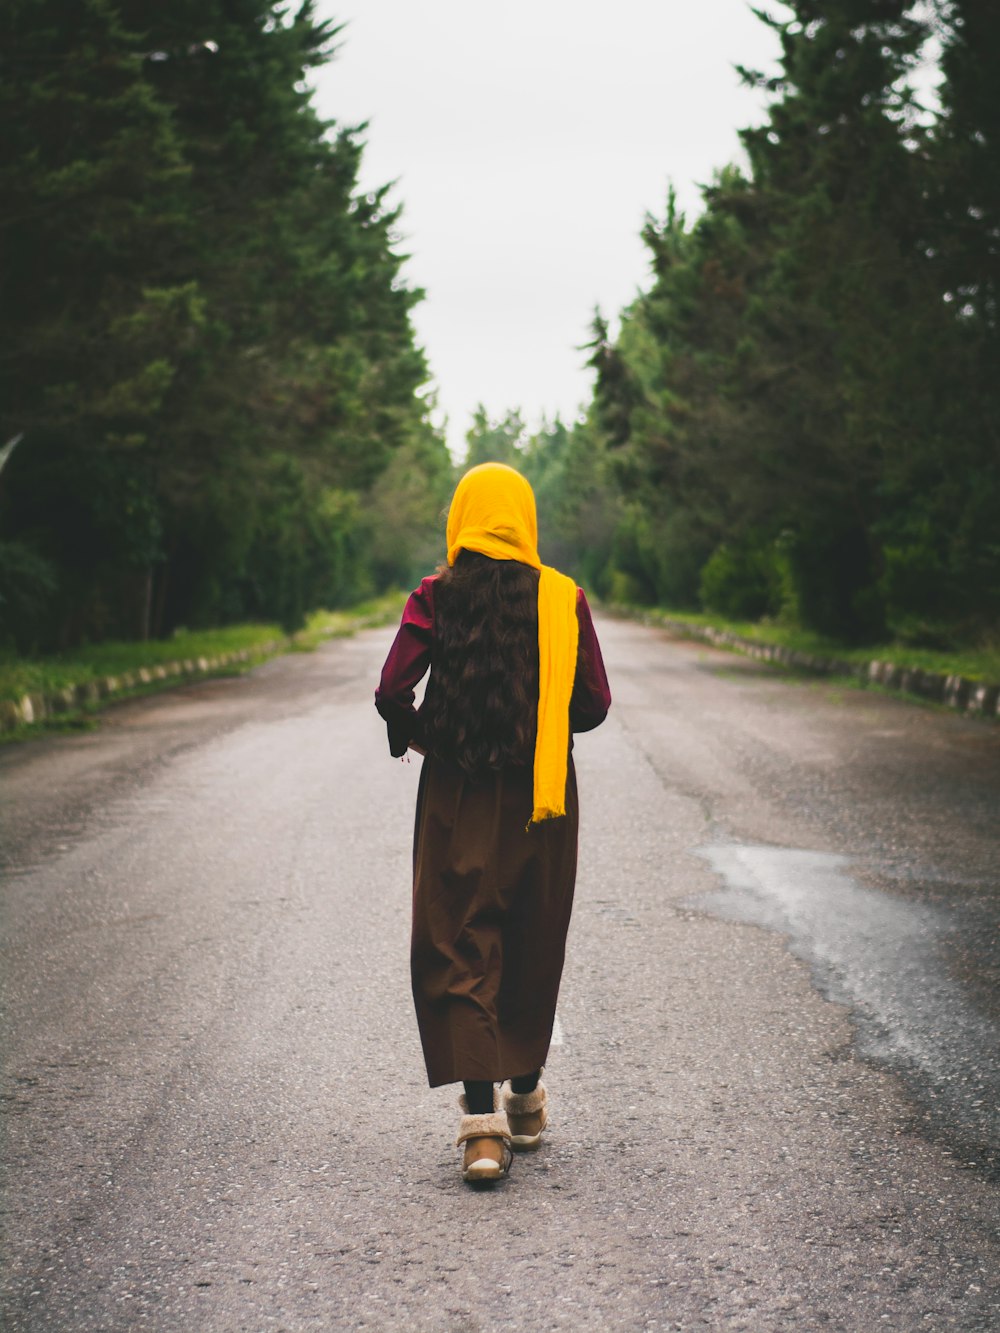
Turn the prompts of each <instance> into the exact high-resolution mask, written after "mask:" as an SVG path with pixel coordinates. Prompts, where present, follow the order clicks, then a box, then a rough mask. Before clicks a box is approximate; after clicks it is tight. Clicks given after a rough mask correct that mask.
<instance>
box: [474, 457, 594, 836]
mask: <svg viewBox="0 0 1000 1333" xmlns="http://www.w3.org/2000/svg"><path fill="white" fill-rule="evenodd" d="M463 550H464V551H478V552H479V553H480V555H488V556H490V557H491V558H492V559H493V560H518V561H520V562H521V563H522V564H525V565H531V566H532V568H534V569H537V570H538V571H539V576H538V734H537V738H536V740H535V769H534V782H535V787H534V809H533V811H532V815H531V822H532V823H533V824H537V823H538V822H539V821H540V820H542V819H554V818H555V817H556V816H558V815H564V814H565V813H566V768H567V762H568V758H569V701H570V695H571V694H572V693H573V677H574V676H575V674H576V651H577V643H578V639H579V626H578V624H577V619H576V584H575V583H574V582H573V580H572V579H570V578H567V577H566V575H565V574H560V573H559V571H558V570H557V569H552V568H551V567H550V566H549V565H543V564H542V562H541V560H540V559H539V555H538V518H537V515H536V513H535V496H534V493H533V492H532V489H531V486H530V485H529V484H528V482H527V481H526V480H525V478H524V477H522V476H521V474H520V473H519V472H515V471H514V469H513V468H511V467H506V466H505V465H504V464H503V463H481V464H480V465H479V467H474V468H472V469H471V470H470V471H468V472H467V473H466V474H465V476H464V477H463V478H462V480H461V481H460V482H459V483H458V487H457V488H456V490H455V495H454V497H453V499H452V502H451V508H450V509H449V511H448V564H449V565H453V564H454V563H455V557H456V556H457V555H458V553H459V551H463Z"/></svg>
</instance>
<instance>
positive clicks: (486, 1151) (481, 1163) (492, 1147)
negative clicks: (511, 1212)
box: [455, 1111, 512, 1181]
mask: <svg viewBox="0 0 1000 1333" xmlns="http://www.w3.org/2000/svg"><path fill="white" fill-rule="evenodd" d="M455 1142H456V1145H457V1146H458V1147H461V1146H462V1145H463V1144H464V1145H465V1152H464V1154H463V1156H462V1179H463V1180H470V1181H476V1180H499V1179H500V1177H501V1176H504V1175H506V1174H507V1172H508V1171H509V1170H510V1163H511V1157H512V1154H511V1150H510V1134H509V1132H508V1130H507V1121H506V1119H505V1118H504V1116H502V1115H500V1114H498V1113H497V1112H496V1111H494V1112H493V1113H492V1115H463V1116H462V1123H461V1124H460V1125H459V1127H458V1138H457V1139H456V1140H455Z"/></svg>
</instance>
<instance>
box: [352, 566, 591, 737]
mask: <svg viewBox="0 0 1000 1333" xmlns="http://www.w3.org/2000/svg"><path fill="white" fill-rule="evenodd" d="M435 582H436V577H435V576H434V575H431V576H430V577H429V578H426V579H424V580H423V581H422V582H421V584H420V587H419V588H418V589H417V590H416V592H412V593H411V594H410V597H409V600H408V601H407V603H406V606H405V608H404V610H403V619H402V620H401V622H400V625H399V631H398V632H397V634H396V638H395V640H394V641H393V645H392V647H391V648H390V649H389V656H388V657H387V658H386V659H385V666H384V667H383V668H382V679H381V680H380V681H379V686H378V689H377V690H376V691H375V707H376V708H377V709H378V711H379V712H380V713H381V715H382V716H383V717H384V718H385V721H386V725H387V727H388V730H389V753H390V754H392V755H393V756H395V757H396V758H398V757H399V756H400V755H403V754H405V753H406V750H407V747H408V745H409V743H410V741H411V740H412V739H413V737H414V736H415V735H417V734H418V728H419V722H418V714H417V710H416V709H415V708H414V707H413V700H414V697H415V696H414V687H415V686H416V684H417V683H418V681H420V680H421V679H422V677H423V676H424V674H425V672H426V671H427V669H428V667H429V666H430V664H431V655H432V651H433V644H434V584H435ZM576 618H577V621H578V622H579V626H580V640H579V647H578V649H577V657H576V677H575V678H574V681H573V695H572V698H571V699H570V704H569V727H570V731H571V732H572V731H591V730H593V728H594V727H597V726H600V724H601V723H602V722H603V721H604V719H605V718H606V717H607V715H608V709H609V708H610V707H611V690H610V688H609V686H608V677H607V673H606V672H605V670H604V659H603V658H602V657H601V645H600V644H599V643H598V642H597V634H596V632H595V630H594V622H593V620H592V619H591V616H590V607H589V606H588V605H587V599H586V597H585V596H584V594H583V589H582V588H578V589H577V592H576Z"/></svg>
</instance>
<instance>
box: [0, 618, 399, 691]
mask: <svg viewBox="0 0 1000 1333" xmlns="http://www.w3.org/2000/svg"><path fill="white" fill-rule="evenodd" d="M405 600H406V595H405V593H399V592H393V593H387V594H385V596H383V597H378V598H375V599H373V600H371V601H368V602H362V603H361V604H360V605H358V606H354V607H350V608H348V609H346V610H343V611H316V612H314V613H313V614H312V615H311V616H310V617H309V620H308V622H307V624H306V626H305V628H304V629H303V630H301V631H300V632H299V633H298V634H296V635H294V636H293V637H292V638H291V639H289V638H288V636H287V635H286V634H285V632H284V631H283V630H282V629H281V627H280V626H279V625H230V626H227V627H226V628H225V629H214V630H194V631H189V630H179V631H178V632H177V633H176V634H174V635H173V636H172V637H171V638H169V639H152V640H149V641H148V642H146V643H119V642H108V643H96V644H92V645H90V646H88V647H84V648H76V649H74V650H73V651H72V652H70V653H61V654H58V655H54V656H51V657H37V658H23V657H5V658H0V699H15V700H19V699H22V698H23V697H24V695H26V694H52V693H55V692H56V691H58V690H63V689H66V688H67V687H70V686H75V685H86V684H87V683H88V682H90V681H92V680H99V679H100V678H101V677H102V676H119V675H121V674H122V673H123V672H125V671H138V670H139V669H140V668H141V667H153V666H159V665H162V664H165V663H167V662H177V661H185V660H187V659H190V658H198V657H222V656H225V655H226V654H228V653H237V652H243V651H249V652H250V653H251V654H252V658H251V662H252V661H253V660H257V661H260V660H261V659H262V658H263V657H265V656H267V648H268V645H269V644H274V643H280V644H281V645H282V648H283V649H284V650H286V651H287V650H292V651H294V650H298V651H305V652H309V651H312V650H313V649H314V648H316V647H317V646H318V645H319V644H320V643H322V642H323V641H324V640H326V639H330V638H341V637H344V636H346V635H349V634H353V633H354V632H355V631H356V630H359V629H367V628H369V627H372V626H376V625H385V624H391V623H392V622H393V621H394V620H396V619H398V617H399V614H400V612H401V610H402V608H403V603H404V601H405ZM232 669H233V668H232V667H223V668H220V671H232ZM157 685H159V687H160V688H162V683H160V682H157V683H154V684H153V685H152V686H147V687H145V688H146V689H147V690H150V689H155V688H156V687H157Z"/></svg>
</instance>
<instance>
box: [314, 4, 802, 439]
mask: <svg viewBox="0 0 1000 1333" xmlns="http://www.w3.org/2000/svg"><path fill="white" fill-rule="evenodd" d="M772 8H776V9H777V8H780V7H779V6H772ZM318 13H319V15H320V17H324V18H335V19H337V20H338V21H339V22H344V23H346V25H347V26H346V29H345V31H344V33H343V34H342V38H341V41H342V46H341V51H340V54H339V56H338V58H337V59H336V60H335V61H334V62H333V64H332V65H330V66H328V67H327V68H326V69H325V70H323V71H322V72H320V74H319V75H318V76H317V78H316V86H317V97H316V104H317V107H318V110H319V111H320V113H321V114H322V115H324V116H327V117H332V118H334V119H336V120H337V121H338V123H339V124H341V125H351V124H356V123H359V122H361V121H365V120H367V121H369V122H370V124H369V129H368V131H367V133H366V135H365V136H364V137H365V140H366V143H367V148H366V151H365V155H364V162H363V167H362V185H363V187H365V188H372V187H374V186H378V185H383V184H385V183H386V182H388V181H392V180H395V181H397V186H396V189H395V190H394V192H393V195H392V198H393V200H394V201H395V202H402V204H403V207H404V212H403V218H402V229H403V232H404V236H405V242H404V244H403V245H402V246H401V247H400V248H401V249H402V250H403V251H405V252H406V253H408V254H410V255H411V256H412V258H411V260H410V262H409V264H408V265H407V269H406V272H407V277H408V281H409V282H410V283H411V284H412V285H415V286H420V287H423V288H425V289H426V291H427V299H426V301H424V302H423V303H422V304H421V305H420V306H418V307H417V309H416V311H415V315H414V322H415V325H416V329H417V335H418V338H419V340H420V342H421V343H422V345H423V346H424V348H425V350H426V352H427V355H428V358H429V361H430V366H431V371H432V373H433V376H434V383H435V386H436V389H437V393H438V401H439V404H440V407H441V408H442V409H443V412H444V413H446V414H447V416H448V418H449V429H448V437H449V443H450V445H451V447H452V450H453V451H457V452H461V450H462V449H463V448H464V436H465V432H466V430H467V429H468V426H469V421H470V418H471V415H472V412H473V410H474V408H475V406H476V403H477V402H480V401H482V402H483V403H485V405H486V407H487V409H488V411H489V412H490V413H491V415H501V414H502V413H503V412H504V411H506V409H507V408H509V407H520V408H521V409H522V411H523V413H524V415H525V417H526V419H527V420H528V422H529V424H531V425H535V424H536V423H537V422H538V420H539V419H540V417H541V416H542V414H543V413H547V414H548V415H549V416H550V417H551V416H553V415H555V413H556V412H559V413H561V414H562V415H563V417H564V418H567V419H568V418H571V417H572V416H573V415H574V414H575V413H576V411H577V409H578V407H579V406H580V404H582V403H583V402H585V400H586V399H587V398H588V396H589V388H590V375H589V372H587V371H585V370H584V368H583V361H584V357H585V353H582V352H580V351H578V350H577V347H578V346H579V344H581V343H583V342H585V341H587V338H588V325H589V322H590V319H591V315H592V312H593V308H594V306H595V304H596V305H600V306H601V308H602V310H603V312H604V314H605V315H607V316H611V317H613V316H615V315H617V314H618V312H619V310H620V309H621V307H622V306H623V305H625V304H627V303H628V302H629V301H630V300H631V299H632V298H633V296H634V295H635V292H636V290H637V289H638V288H639V287H640V286H645V285H646V284H647V266H646V256H645V248H644V246H643V245H642V242H641V241H640V239H639V229H640V227H641V226H642V222H643V218H644V215H645V213H646V212H647V211H650V212H653V213H655V214H657V215H662V213H663V212H664V208H665V200H666V194H667V184H668V181H672V182H673V184H674V186H675V188H676V190H677V193H678V197H679V202H680V206H681V208H682V209H683V210H684V211H685V212H686V213H687V214H688V216H689V217H690V216H694V215H695V214H696V213H697V212H698V211H699V210H700V196H699V193H698V189H697V186H698V183H700V182H702V183H703V182H707V181H709V179H710V178H711V175H712V172H713V170H714V169H716V168H718V167H721V166H724V165H725V164H726V163H727V162H730V161H733V160H734V159H736V158H737V157H738V156H739V151H740V150H739V143H738V140H737V137H736V131H737V129H738V128H740V127H742V126H745V125H748V124H751V123H756V122H758V121H759V120H760V119H761V116H762V108H763V99H762V97H761V95H760V94H758V93H756V92H753V91H751V90H748V89H746V88H743V87H742V86H741V85H740V83H739V79H738V76H737V74H736V72H735V70H734V69H733V65H734V63H735V62H737V61H739V62H741V63H743V64H746V65H749V66H751V67H752V68H761V67H768V68H771V67H772V65H773V62H774V60H775V58H776V56H777V52H778V43H777V39H776V37H775V35H774V34H773V33H772V32H771V31H770V30H769V29H768V28H766V27H765V26H764V25H763V24H762V23H760V22H759V21H758V20H757V19H756V18H754V16H753V14H752V13H751V12H750V8H749V5H748V4H747V3H745V0H617V3H616V4H615V5H614V6H611V5H608V4H606V3H602V4H600V5H598V4H596V3H594V2H593V0H508V3H506V4H505V5H503V6H502V7H500V6H494V5H490V6H487V5H485V4H483V3H476V0H425V2H424V3H422V4H417V3H415V2H414V0H320V3H319V5H318Z"/></svg>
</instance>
